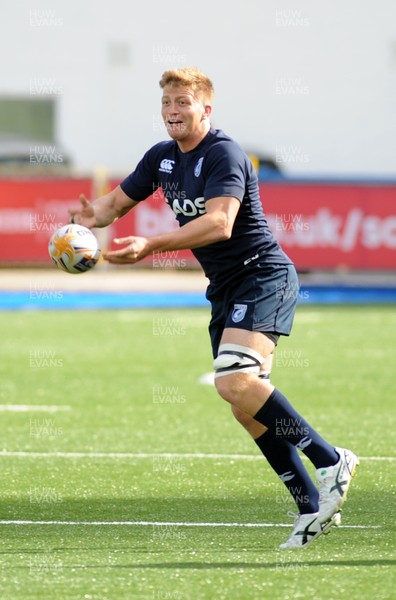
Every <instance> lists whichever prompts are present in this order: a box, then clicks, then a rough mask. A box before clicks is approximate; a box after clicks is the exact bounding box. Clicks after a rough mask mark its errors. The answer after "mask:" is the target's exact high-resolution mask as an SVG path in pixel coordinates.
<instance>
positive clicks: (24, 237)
mask: <svg viewBox="0 0 396 600" xmlns="http://www.w3.org/2000/svg"><path fill="white" fill-rule="evenodd" d="M91 189H92V180H91V179H89V178H86V179H44V180H39V179H33V180H25V179H21V180H8V179H2V180H0V264H22V263H41V264H44V263H46V262H48V263H49V262H50V258H49V256H48V241H49V238H50V237H51V235H52V233H53V232H54V231H56V230H57V229H58V228H59V227H61V226H62V225H65V223H67V222H68V212H67V209H68V207H69V206H71V205H75V204H76V199H77V198H78V197H79V195H80V194H86V195H87V196H88V197H89V196H90V194H91Z"/></svg>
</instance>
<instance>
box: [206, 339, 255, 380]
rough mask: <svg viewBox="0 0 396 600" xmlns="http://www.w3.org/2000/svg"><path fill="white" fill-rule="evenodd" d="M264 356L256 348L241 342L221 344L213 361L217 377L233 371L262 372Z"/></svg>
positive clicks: (230, 373)
mask: <svg viewBox="0 0 396 600" xmlns="http://www.w3.org/2000/svg"><path fill="white" fill-rule="evenodd" d="M263 362H264V357H263V356H261V354H259V353H258V352H256V351H255V350H252V349H251V348H248V347H247V346H239V344H221V346H220V348H219V353H218V355H217V357H216V358H215V360H214V362H213V368H214V370H215V378H216V377H222V376H224V375H232V374H233V373H257V375H258V374H259V373H260V368H261V365H262V363H263Z"/></svg>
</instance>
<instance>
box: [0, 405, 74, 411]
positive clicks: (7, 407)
mask: <svg viewBox="0 0 396 600" xmlns="http://www.w3.org/2000/svg"><path fill="white" fill-rule="evenodd" d="M61 410H70V406H56V405H54V404H52V405H51V404H50V405H39V404H36V405H34V404H0V411H4V412H58V411H61Z"/></svg>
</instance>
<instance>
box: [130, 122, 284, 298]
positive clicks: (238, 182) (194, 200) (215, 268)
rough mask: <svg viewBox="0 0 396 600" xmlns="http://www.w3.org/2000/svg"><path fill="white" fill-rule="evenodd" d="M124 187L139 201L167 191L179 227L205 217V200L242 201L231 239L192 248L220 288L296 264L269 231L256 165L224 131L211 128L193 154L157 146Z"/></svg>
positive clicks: (170, 145) (170, 146)
mask: <svg viewBox="0 0 396 600" xmlns="http://www.w3.org/2000/svg"><path fill="white" fill-rule="evenodd" d="M121 188H122V190H123V191H124V192H125V193H126V194H127V196H129V197H130V198H131V199H133V200H135V201H137V202H139V201H141V200H145V199H146V198H148V197H149V196H151V194H152V193H153V192H154V191H155V190H156V189H158V188H162V190H163V192H164V195H165V198H166V202H167V203H168V204H169V206H170V207H171V209H172V210H173V212H174V213H175V216H176V219H177V221H178V222H179V225H180V226H183V225H184V224H185V223H188V222H189V221H191V220H192V219H196V218H198V217H199V216H201V215H203V214H205V212H206V211H205V202H206V201H207V200H210V199H211V198H216V197H218V196H232V197H235V198H238V200H239V201H240V202H241V207H240V209H239V211H238V214H237V216H236V219H235V223H234V227H233V230H232V235H231V238H230V239H228V240H223V241H220V242H215V243H212V244H208V245H207V246H203V247H200V248H195V249H192V252H193V254H194V256H195V257H196V258H197V260H198V261H199V263H200V264H201V266H202V268H203V270H204V272H205V275H206V276H207V277H208V279H209V281H210V283H211V284H212V285H214V286H216V287H217V286H221V285H222V284H223V283H225V282H229V281H230V280H234V279H238V280H239V279H241V277H243V274H244V271H247V270H249V271H250V272H251V268H252V267H254V264H255V263H256V262H257V263H260V264H261V265H263V263H264V264H265V265H268V266H269V265H271V264H291V260H290V258H289V257H288V256H286V254H285V253H284V252H283V250H282V249H281V248H280V246H279V244H278V243H277V241H276V240H275V238H274V237H273V235H272V233H271V231H270V229H269V227H268V224H267V221H266V219H265V216H264V213H263V208H262V204H261V200H260V195H259V187H258V179H257V175H256V172H255V170H254V168H253V166H252V164H251V161H250V160H249V159H248V157H247V156H246V154H245V152H244V151H243V150H242V148H241V147H240V146H239V145H238V144H237V143H236V142H235V141H234V140H232V139H231V138H230V137H229V136H227V135H226V134H225V133H224V132H223V131H221V130H219V129H211V130H210V131H209V132H208V134H207V135H206V136H205V138H204V139H203V140H202V141H201V142H200V143H199V144H198V146H196V147H195V148H194V149H193V150H190V151H189V152H181V150H180V149H179V147H178V145H177V143H176V142H175V141H174V140H170V141H167V142H160V143H158V144H156V145H155V146H153V147H152V148H150V150H148V151H147V152H146V154H145V155H144V157H143V158H142V160H141V161H140V162H139V164H138V165H137V167H136V169H135V171H134V172H133V173H131V174H130V175H128V177H126V178H125V179H124V181H122V183H121Z"/></svg>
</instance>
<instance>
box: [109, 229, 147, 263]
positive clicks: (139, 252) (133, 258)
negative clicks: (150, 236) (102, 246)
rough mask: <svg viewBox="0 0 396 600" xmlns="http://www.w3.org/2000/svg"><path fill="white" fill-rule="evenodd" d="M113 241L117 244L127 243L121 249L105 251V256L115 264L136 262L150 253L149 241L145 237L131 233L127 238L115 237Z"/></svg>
mask: <svg viewBox="0 0 396 600" xmlns="http://www.w3.org/2000/svg"><path fill="white" fill-rule="evenodd" d="M113 241H114V243H115V244H120V245H123V244H126V245H125V247H124V248H121V249H120V250H108V251H107V252H104V253H103V258H104V259H105V260H107V261H108V262H109V263H112V264H115V265H126V264H134V263H136V262H138V261H139V260H142V258H144V257H145V256H147V255H148V254H149V253H150V249H149V242H148V240H147V238H144V237H136V236H134V235H131V236H128V237H125V238H115V239H114V240H113Z"/></svg>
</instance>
